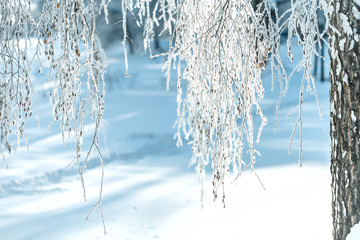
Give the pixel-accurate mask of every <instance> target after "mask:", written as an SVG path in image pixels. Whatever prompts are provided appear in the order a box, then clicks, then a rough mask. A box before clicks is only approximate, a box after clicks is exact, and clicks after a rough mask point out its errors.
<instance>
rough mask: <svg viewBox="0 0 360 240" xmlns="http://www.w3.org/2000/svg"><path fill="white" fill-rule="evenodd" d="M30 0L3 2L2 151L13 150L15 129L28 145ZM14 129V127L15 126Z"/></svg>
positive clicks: (0, 24)
mask: <svg viewBox="0 0 360 240" xmlns="http://www.w3.org/2000/svg"><path fill="white" fill-rule="evenodd" d="M33 23H34V20H33V19H32V17H31V15H30V1H29V0H19V1H13V0H4V1H1V2H0V131H1V137H0V138H1V139H0V142H1V144H0V154H1V155H2V156H3V159H4V161H5V157H4V151H7V152H9V153H10V152H11V150H12V148H13V146H11V145H10V142H9V136H10V134H11V133H12V132H13V131H14V132H15V134H16V135H17V137H18V145H19V144H20V142H21V140H23V141H24V142H25V144H26V145H27V139H26V135H25V131H24V125H25V119H26V118H28V117H31V116H32V113H33V112H32V106H34V105H35V104H33V103H35V101H32V98H33V97H34V95H33V93H34V91H33V87H32V84H31V79H30V69H31V67H30V60H29V57H28V54H27V49H28V47H29V44H30V39H29V32H30V28H29V26H30V24H33ZM13 128H15V129H13Z"/></svg>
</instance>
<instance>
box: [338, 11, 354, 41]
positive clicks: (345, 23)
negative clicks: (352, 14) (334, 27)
mask: <svg viewBox="0 0 360 240" xmlns="http://www.w3.org/2000/svg"><path fill="white" fill-rule="evenodd" d="M340 19H341V21H342V27H343V29H344V32H345V34H346V35H348V36H351V35H353V30H352V28H351V26H350V23H349V21H348V17H347V16H346V15H345V14H343V13H340Z"/></svg>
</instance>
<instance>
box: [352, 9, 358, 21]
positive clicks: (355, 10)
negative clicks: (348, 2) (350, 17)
mask: <svg viewBox="0 0 360 240" xmlns="http://www.w3.org/2000/svg"><path fill="white" fill-rule="evenodd" d="M352 12H353V14H354V17H355V18H356V19H357V20H360V12H359V10H357V8H356V7H355V6H353V8H352Z"/></svg>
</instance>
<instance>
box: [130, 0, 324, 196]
mask: <svg viewBox="0 0 360 240" xmlns="http://www.w3.org/2000/svg"><path fill="white" fill-rule="evenodd" d="M127 5H128V6H131V7H130V8H128V9H129V10H130V11H133V10H134V9H139V11H138V12H139V14H138V16H139V23H140V24H143V25H144V29H145V31H144V36H145V41H144V46H145V50H146V49H149V47H150V42H149V41H151V40H152V38H153V34H154V32H153V27H154V23H157V19H161V20H163V21H164V22H163V26H164V27H165V29H166V30H167V31H168V32H169V33H170V34H172V35H173V39H172V41H171V43H170V48H169V51H168V53H167V61H166V63H165V64H164V70H165V73H166V75H167V77H168V81H169V79H170V72H171V68H172V67H173V66H174V67H175V68H177V75H178V76H177V81H178V83H177V89H178V96H177V102H178V111H177V113H178V120H177V122H176V125H175V127H176V128H177V129H178V132H177V133H176V135H175V138H176V139H177V143H178V145H181V144H182V139H181V138H182V135H184V136H185V139H189V140H190V143H191V144H192V150H193V156H192V159H191V161H190V164H191V165H194V164H196V165H197V166H196V171H197V172H198V175H199V178H200V181H201V182H203V181H204V178H205V166H206V165H207V164H209V163H210V162H211V166H212V168H213V186H214V189H213V192H214V198H217V196H218V191H219V189H220V188H221V189H222V191H221V192H222V193H224V183H225V178H226V175H227V174H228V173H229V172H230V170H233V171H234V172H235V173H237V174H241V172H242V171H244V170H245V169H247V168H250V169H251V170H253V169H254V164H255V162H256V158H257V155H259V153H258V151H257V150H256V148H255V141H256V142H259V140H260V137H261V132H262V129H263V127H264V126H265V125H266V124H267V119H266V117H265V116H264V114H263V113H262V110H261V106H260V103H259V101H260V100H261V99H262V98H263V97H264V88H263V84H262V80H261V74H262V71H263V70H264V69H265V64H267V63H269V64H270V67H271V71H272V82H273V84H272V85H273V87H272V88H274V85H275V84H274V82H275V80H276V79H278V81H279V88H280V96H279V99H278V103H277V107H276V109H277V110H276V114H275V115H276V122H277V118H278V112H279V109H280V100H281V97H282V96H283V95H285V94H286V91H287V89H288V84H289V81H290V79H291V77H292V75H293V73H294V72H295V71H299V70H300V69H304V74H303V78H302V79H303V80H302V81H303V82H302V84H301V85H302V87H301V89H300V95H299V106H298V107H297V108H296V109H297V110H298V111H299V119H298V122H297V124H296V125H295V128H294V133H295V131H296V129H297V127H300V138H302V119H301V111H302V104H303V91H304V89H307V90H308V91H310V92H311V93H313V94H314V95H315V97H316V88H315V83H314V77H313V76H312V75H311V68H312V62H313V57H314V55H317V52H316V45H319V46H320V47H321V42H322V41H324V35H325V32H320V31H319V28H318V12H319V11H321V9H323V7H324V6H325V2H324V1H322V0H321V1H317V0H310V1H305V0H298V1H292V6H291V9H289V10H288V11H286V12H285V13H284V14H282V15H279V13H278V9H277V5H276V2H275V1H271V0H263V1H261V2H260V3H259V4H258V5H257V7H256V8H255V9H254V8H253V7H252V4H251V1H249V0H242V1H234V0H218V1H210V0H202V1H187V0H178V1H166V0H158V1H156V6H157V7H158V6H162V7H164V6H165V8H164V9H166V11H165V10H159V9H158V8H157V7H155V8H154V10H153V11H154V12H153V13H150V12H149V6H150V2H149V1H140V0H139V1H137V2H136V4H135V5H134V6H132V5H131V4H130V1H127ZM157 11H159V12H157ZM159 13H160V14H159ZM164 13H166V14H164ZM156 16H160V17H156ZM325 29H326V28H325ZM285 31H287V32H288V41H287V43H288V47H289V51H288V53H289V58H290V60H293V56H292V55H293V53H292V51H291V42H292V41H293V39H294V37H295V38H297V39H298V43H299V45H300V46H301V47H302V48H303V58H302V60H300V62H299V63H298V64H297V65H296V67H295V69H294V71H293V72H292V73H290V74H289V75H288V73H287V72H286V71H285V68H284V65H283V63H282V61H283V59H282V58H281V57H280V41H281V34H282V33H284V32H285ZM305 83H307V84H306V85H305ZM167 86H169V83H168V84H167ZM184 86H186V88H187V90H186V94H185V96H183V87H184ZM304 86H305V87H306V88H305V87H304ZM316 98H317V97H316ZM254 115H259V117H260V119H261V123H260V125H259V126H255V123H254V117H255V116H254ZM275 128H276V125H275ZM256 129H258V131H257V132H258V133H257V136H254V134H255V131H256ZM294 133H293V135H292V136H291V142H292V139H293V137H294ZM243 151H246V153H248V156H246V155H244V154H243ZM301 152H302V140H300V159H301ZM246 159H248V160H246ZM300 162H301V160H300ZM219 187H220V188H219ZM222 198H223V202H224V198H225V195H224V194H223V196H222Z"/></svg>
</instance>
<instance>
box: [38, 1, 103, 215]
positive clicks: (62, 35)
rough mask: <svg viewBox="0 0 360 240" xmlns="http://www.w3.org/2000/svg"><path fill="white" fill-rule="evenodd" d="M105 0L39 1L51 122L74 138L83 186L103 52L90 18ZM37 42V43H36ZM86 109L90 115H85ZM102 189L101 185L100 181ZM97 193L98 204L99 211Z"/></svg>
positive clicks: (98, 114)
mask: <svg viewBox="0 0 360 240" xmlns="http://www.w3.org/2000/svg"><path fill="white" fill-rule="evenodd" d="M107 4H108V3H106V1H102V2H101V3H100V5H99V4H98V3H97V2H96V1H95V0H89V1H84V0H61V1H52V0H47V1H45V2H44V6H43V11H42V13H41V15H40V17H39V22H38V25H37V34H38V42H39V45H40V46H41V49H44V54H45V56H46V57H47V59H48V61H49V62H50V68H51V74H50V79H51V80H52V81H53V83H54V87H53V90H52V91H51V94H50V100H51V102H52V104H53V120H60V127H61V130H62V135H63V140H64V141H65V134H66V133H67V134H68V136H69V137H74V138H75V141H76V158H75V160H76V161H77V163H78V166H79V173H80V177H81V181H82V185H83V188H84V197H85V187H84V180H83V172H84V170H85V168H86V163H87V161H88V160H89V157H90V154H91V152H92V151H93V150H95V151H96V152H98V154H99V158H100V160H101V166H102V168H103V160H102V157H101V153H100V151H99V147H98V132H99V128H100V124H101V119H102V115H103V111H104V97H105V96H104V94H105V82H104V74H103V70H104V68H105V67H106V66H105V64H106V63H105V62H104V60H105V56H104V54H103V52H102V49H101V45H100V42H99V40H98V38H97V36H96V31H95V19H96V15H97V14H98V12H99V11H98V9H101V8H103V9H104V11H105V13H106V11H107V10H106V6H107ZM40 46H39V47H40ZM88 112H90V113H88ZM87 114H90V117H91V118H92V119H93V121H94V122H95V127H94V130H93V141H92V143H91V145H90V149H89V151H88V153H87V154H86V156H84V157H83V158H82V156H81V152H82V149H81V146H82V142H83V132H84V120H85V117H86V116H87ZM101 188H102V183H101ZM100 203H101V194H100V199H99V203H98V204H97V205H96V206H99V209H100V212H101V214H102V211H101V205H100Z"/></svg>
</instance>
